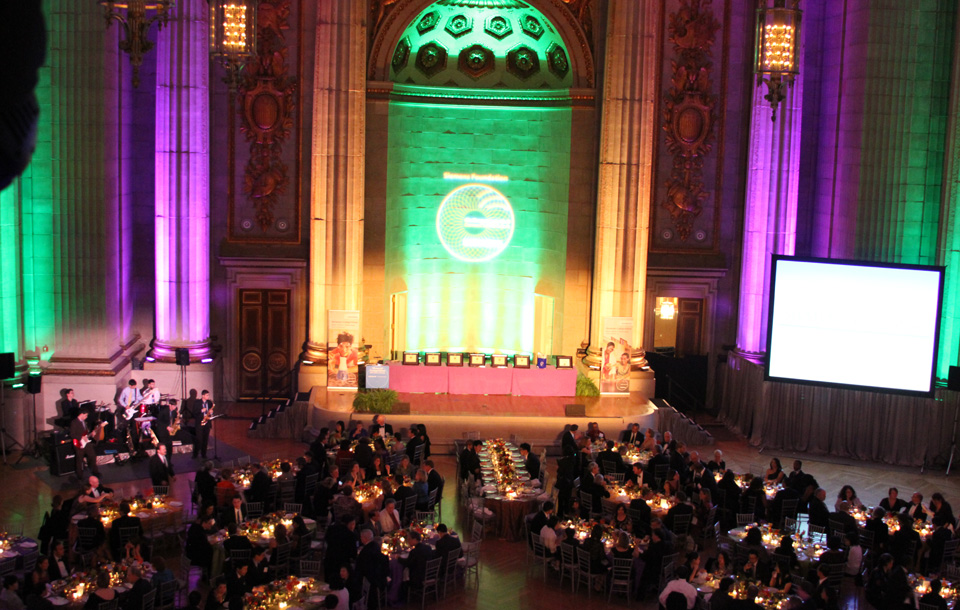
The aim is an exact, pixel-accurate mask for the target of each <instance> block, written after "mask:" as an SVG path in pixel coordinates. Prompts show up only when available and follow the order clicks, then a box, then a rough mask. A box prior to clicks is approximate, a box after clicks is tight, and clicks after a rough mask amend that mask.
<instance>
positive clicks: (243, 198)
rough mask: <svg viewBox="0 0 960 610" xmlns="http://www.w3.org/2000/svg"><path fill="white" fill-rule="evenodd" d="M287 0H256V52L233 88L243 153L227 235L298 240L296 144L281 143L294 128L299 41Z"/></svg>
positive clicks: (258, 238) (258, 239)
mask: <svg viewBox="0 0 960 610" xmlns="http://www.w3.org/2000/svg"><path fill="white" fill-rule="evenodd" d="M291 5H292V0H261V2H260V6H259V9H258V10H259V12H258V15H257V18H258V21H257V56H256V57H254V58H252V59H251V60H250V61H248V62H247V65H246V67H245V68H244V71H243V76H242V80H241V83H240V85H239V87H238V91H237V95H236V112H237V113H238V116H239V118H240V133H241V134H242V135H243V137H244V139H245V140H246V142H248V143H249V149H248V153H249V157H248V159H247V161H246V163H245V165H244V169H243V174H242V177H241V180H240V184H239V185H238V186H239V188H238V189H237V190H238V191H239V194H240V197H237V198H236V199H237V201H235V202H234V203H233V205H232V206H231V215H230V236H231V238H232V239H238V240H243V241H248V240H249V241H266V242H297V241H299V239H300V205H299V193H298V189H297V184H298V179H297V177H296V173H297V172H298V166H299V164H298V163H297V162H296V155H297V151H296V150H295V149H296V148H297V147H296V146H293V147H291V146H287V143H288V142H289V140H290V136H291V134H294V133H297V132H298V131H299V129H298V127H297V124H298V123H299V117H298V113H297V112H296V106H297V100H296V93H297V86H298V77H297V70H298V69H299V67H298V66H297V65H296V64H297V62H298V61H299V58H298V57H297V48H298V45H299V40H298V39H297V38H298V37H297V34H296V29H291V27H290V23H291V21H292V20H291V10H292V6H291ZM294 21H295V20H294ZM291 32H292V34H291ZM291 55H292V56H293V59H291Z"/></svg>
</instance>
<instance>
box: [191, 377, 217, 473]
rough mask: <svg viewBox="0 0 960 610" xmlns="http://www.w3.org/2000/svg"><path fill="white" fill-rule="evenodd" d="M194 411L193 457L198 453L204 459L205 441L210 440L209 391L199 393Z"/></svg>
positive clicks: (210, 410)
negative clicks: (195, 434) (198, 399)
mask: <svg viewBox="0 0 960 610" xmlns="http://www.w3.org/2000/svg"><path fill="white" fill-rule="evenodd" d="M193 404H194V408H195V409H196V411H194V413H193V417H194V418H196V421H197V440H196V442H194V443H193V457H194V458H196V457H197V453H199V454H200V455H201V456H202V457H203V458H204V459H206V457H207V443H208V442H209V441H210V426H211V425H212V424H211V423H210V418H211V417H213V415H214V413H213V407H214V404H213V401H212V400H211V399H210V391H209V390H204V391H203V392H201V393H200V401H199V402H195V403H193Z"/></svg>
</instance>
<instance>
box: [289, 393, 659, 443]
mask: <svg viewBox="0 0 960 610" xmlns="http://www.w3.org/2000/svg"><path fill="white" fill-rule="evenodd" d="M354 396H356V393H354V392H343V391H337V390H328V389H327V388H325V387H319V386H318V387H314V388H313V390H312V391H311V392H310V407H311V408H310V412H309V416H308V420H307V421H308V424H309V426H311V427H313V428H318V429H319V428H322V427H327V428H332V427H333V424H334V423H335V422H337V421H338V420H343V421H344V422H348V421H349V420H350V419H351V418H352V419H361V420H362V421H363V422H364V423H365V424H368V425H369V424H370V423H372V422H373V415H372V414H370V413H354V412H353V398H354ZM398 401H399V402H400V403H401V404H404V403H406V404H409V406H410V414H409V415H399V414H396V413H393V414H389V415H387V423H389V424H391V425H392V426H393V429H394V430H395V431H403V432H405V429H406V428H407V427H408V426H409V425H410V424H413V423H417V424H424V425H426V427H427V432H428V434H429V435H430V442H431V445H432V446H433V448H434V452H435V453H446V452H449V451H451V450H452V448H453V441H454V440H463V439H465V438H466V436H467V433H469V432H477V433H478V434H479V437H480V438H498V437H499V438H511V437H514V438H516V439H518V440H521V441H525V442H528V443H530V444H531V445H533V446H534V448H535V449H537V450H539V449H541V448H543V447H546V448H547V451H548V453H550V454H555V453H558V452H559V449H560V434H561V433H562V432H563V429H564V426H565V425H567V424H578V425H579V426H580V429H581V430H586V428H587V423H588V422H592V421H595V422H597V423H598V424H599V425H600V429H601V430H602V431H603V432H604V433H605V434H606V435H607V437H608V438H611V439H617V438H619V436H620V432H621V431H623V430H625V429H627V427H628V426H629V425H630V424H632V423H639V424H640V428H641V430H645V429H646V428H648V427H649V428H657V427H658V425H659V419H658V410H657V407H656V406H655V405H654V404H653V403H651V402H650V400H649V399H648V398H647V397H646V396H644V395H641V394H640V393H639V392H631V394H630V395H629V396H602V397H598V398H592V397H582V396H578V397H574V396H559V397H557V396H533V397H531V396H510V395H472V394H416V393H406V392H401V393H398ZM569 405H577V406H579V407H582V408H583V413H584V414H583V415H582V416H574V415H570V416H568V415H567V408H568V406H569Z"/></svg>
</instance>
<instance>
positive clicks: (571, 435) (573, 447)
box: [560, 424, 580, 457]
mask: <svg viewBox="0 0 960 610" xmlns="http://www.w3.org/2000/svg"><path fill="white" fill-rule="evenodd" d="M579 429H580V426H578V425H577V424H570V426H569V427H568V428H567V429H566V430H565V431H564V432H563V434H562V435H561V436H560V452H561V453H562V454H563V455H564V456H565V457H566V456H576V455H577V454H578V453H580V447H579V445H577V430H579Z"/></svg>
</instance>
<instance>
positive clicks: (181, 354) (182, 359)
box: [173, 347, 190, 401]
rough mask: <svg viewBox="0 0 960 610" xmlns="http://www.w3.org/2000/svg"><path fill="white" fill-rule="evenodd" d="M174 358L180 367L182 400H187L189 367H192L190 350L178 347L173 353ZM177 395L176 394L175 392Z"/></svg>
mask: <svg viewBox="0 0 960 610" xmlns="http://www.w3.org/2000/svg"><path fill="white" fill-rule="evenodd" d="M173 354H174V357H175V358H176V361H177V366H179V367H180V380H179V383H180V400H181V401H186V400H187V367H188V366H190V350H188V349H187V348H185V347H178V348H177V349H176V350H174V352H173ZM174 394H176V392H174Z"/></svg>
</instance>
